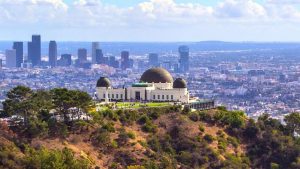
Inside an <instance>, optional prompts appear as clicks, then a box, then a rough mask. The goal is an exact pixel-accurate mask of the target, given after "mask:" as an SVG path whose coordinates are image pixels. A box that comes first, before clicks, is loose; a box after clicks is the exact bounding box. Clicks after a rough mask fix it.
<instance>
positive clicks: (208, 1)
mask: <svg viewBox="0 0 300 169" xmlns="http://www.w3.org/2000/svg"><path fill="white" fill-rule="evenodd" d="M65 2H66V3H68V4H71V3H73V2H74V0H65ZM102 2H103V3H107V4H113V5H117V6H121V7H129V6H133V5H136V4H138V3H141V2H144V0H102ZM176 2H178V3H201V4H205V5H216V4H217V3H218V2H219V0H176Z"/></svg>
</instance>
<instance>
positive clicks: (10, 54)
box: [5, 49, 17, 68]
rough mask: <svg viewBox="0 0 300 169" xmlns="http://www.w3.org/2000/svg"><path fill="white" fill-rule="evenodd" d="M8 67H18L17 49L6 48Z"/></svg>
mask: <svg viewBox="0 0 300 169" xmlns="http://www.w3.org/2000/svg"><path fill="white" fill-rule="evenodd" d="M5 55H6V67H8V68H15V67H17V56H16V50H15V49H12V50H6V52H5Z"/></svg>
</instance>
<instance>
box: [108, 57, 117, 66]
mask: <svg viewBox="0 0 300 169" xmlns="http://www.w3.org/2000/svg"><path fill="white" fill-rule="evenodd" d="M109 66H111V67H114V68H119V62H118V61H117V60H116V57H115V56H110V57H109Z"/></svg>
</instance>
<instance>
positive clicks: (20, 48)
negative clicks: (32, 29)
mask: <svg viewBox="0 0 300 169" xmlns="http://www.w3.org/2000/svg"><path fill="white" fill-rule="evenodd" d="M13 49H15V50H16V56H17V58H16V59H17V60H16V62H17V67H21V64H22V63H23V42H14V43H13Z"/></svg>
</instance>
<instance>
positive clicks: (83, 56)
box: [77, 48, 87, 63]
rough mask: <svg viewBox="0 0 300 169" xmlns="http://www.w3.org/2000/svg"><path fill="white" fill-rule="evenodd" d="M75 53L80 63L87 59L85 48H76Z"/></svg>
mask: <svg viewBox="0 0 300 169" xmlns="http://www.w3.org/2000/svg"><path fill="white" fill-rule="evenodd" d="M77 55H78V61H79V62H80V63H83V62H86V61H87V50H86V49H85V48H80V49H78V52H77Z"/></svg>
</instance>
